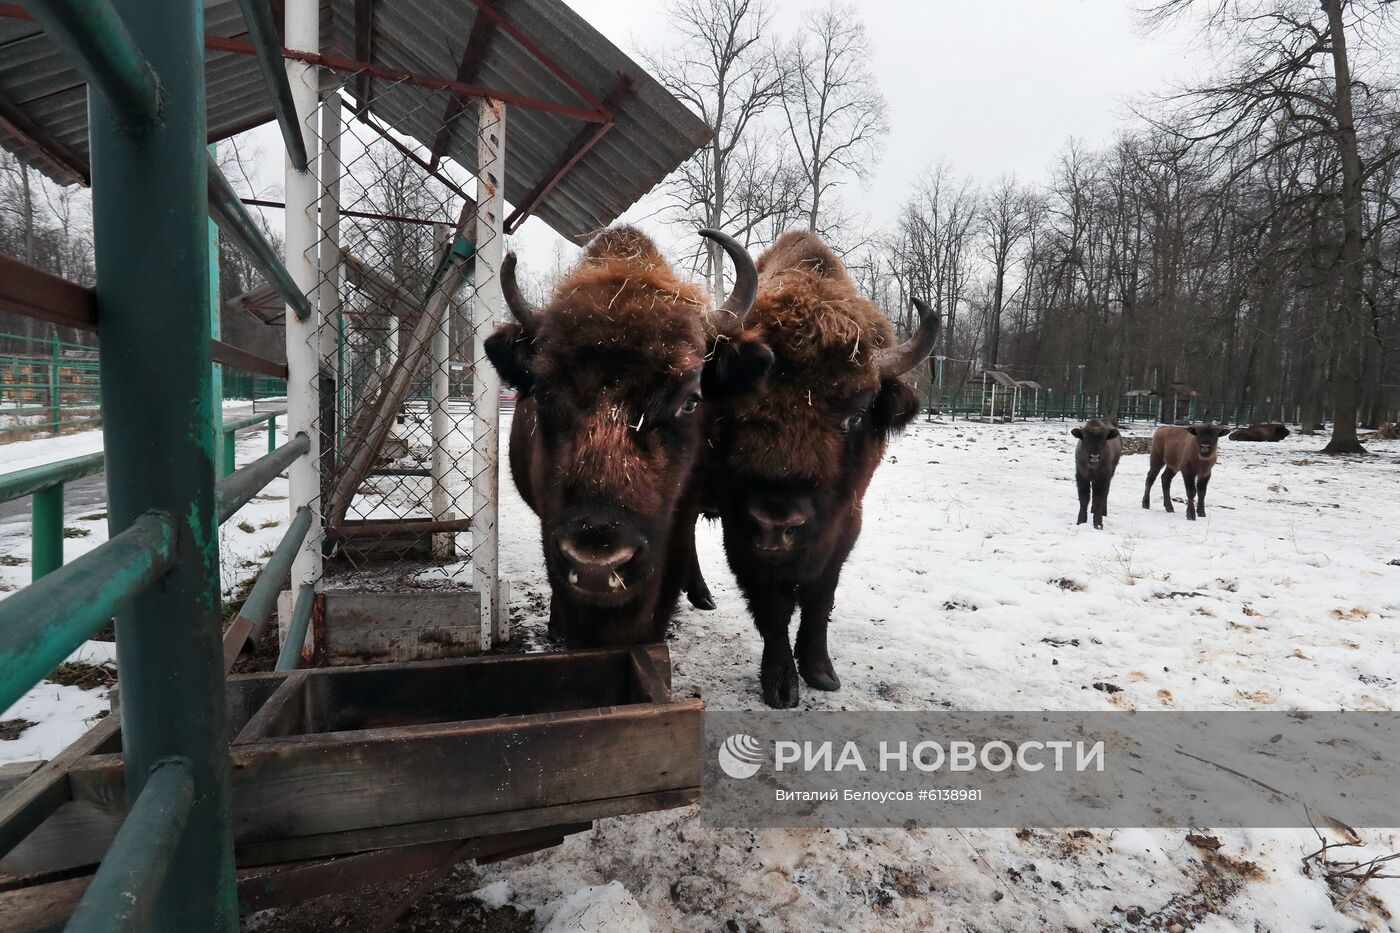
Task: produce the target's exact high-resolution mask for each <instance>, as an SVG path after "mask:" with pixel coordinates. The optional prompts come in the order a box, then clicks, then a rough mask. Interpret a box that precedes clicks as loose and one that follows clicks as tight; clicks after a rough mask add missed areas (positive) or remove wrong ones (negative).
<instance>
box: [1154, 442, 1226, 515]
mask: <svg viewBox="0 0 1400 933" xmlns="http://www.w3.org/2000/svg"><path fill="white" fill-rule="evenodd" d="M1225 432H1226V428H1225V427H1223V426H1221V425H1218V424H1193V425H1191V426H1190V427H1185V428H1179V427H1176V426H1175V425H1163V426H1162V427H1160V428H1158V429H1157V433H1155V434H1153V435H1152V465H1151V468H1150V470H1149V471H1148V474H1147V486H1146V488H1145V489H1143V492H1142V507H1143V508H1144V509H1149V508H1151V507H1152V503H1151V499H1152V481H1153V480H1155V479H1156V478H1157V474H1158V473H1161V474H1162V507H1163V508H1165V509H1166V510H1167V511H1168V512H1174V511H1176V510H1175V509H1173V508H1172V477H1173V476H1175V475H1176V474H1178V473H1180V474H1181V481H1182V483H1184V484H1185V486H1186V518H1187V519H1188V520H1189V521H1193V522H1194V521H1195V520H1196V516H1197V515H1198V514H1199V515H1205V514H1206V487H1207V486H1209V485H1210V471H1211V468H1212V467H1214V466H1215V454H1216V451H1217V449H1218V445H1219V442H1220V438H1221V437H1223V436H1224V435H1225ZM1164 470H1165V472H1164Z"/></svg>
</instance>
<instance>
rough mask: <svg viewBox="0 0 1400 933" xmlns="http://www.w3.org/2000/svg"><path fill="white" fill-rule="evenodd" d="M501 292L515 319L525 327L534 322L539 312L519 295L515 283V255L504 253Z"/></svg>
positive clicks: (518, 286)
mask: <svg viewBox="0 0 1400 933" xmlns="http://www.w3.org/2000/svg"><path fill="white" fill-rule="evenodd" d="M501 292H502V293H503V294H504V295H505V298H506V307H508V308H510V313H511V314H513V315H515V319H516V320H517V321H519V322H520V323H521V324H523V325H525V326H526V327H529V326H530V323H531V322H532V321H534V319H535V315H536V314H538V313H539V310H538V309H537V308H536V307H535V306H534V305H532V304H530V302H529V301H528V300H526V298H525V296H524V295H522V294H521V293H520V285H519V284H518V283H517V282H516V281H515V253H513V252H511V253H506V258H505V260H504V261H503V262H502V263H501Z"/></svg>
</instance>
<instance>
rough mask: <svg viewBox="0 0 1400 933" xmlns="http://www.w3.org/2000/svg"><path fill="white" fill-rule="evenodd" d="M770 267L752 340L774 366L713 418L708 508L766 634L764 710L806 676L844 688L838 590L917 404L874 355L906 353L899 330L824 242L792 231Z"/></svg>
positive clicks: (749, 326)
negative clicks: (876, 482)
mask: <svg viewBox="0 0 1400 933" xmlns="http://www.w3.org/2000/svg"><path fill="white" fill-rule="evenodd" d="M758 270H759V285H758V298H757V301H756V302H755V304H754V308H753V310H752V311H751V312H750V313H749V316H748V318H747V320H746V321H745V323H744V331H743V335H744V336H748V337H751V338H761V339H762V341H763V342H764V343H766V344H767V345H768V347H769V348H771V350H772V352H773V356H774V362H773V366H772V369H771V370H770V371H769V373H768V376H767V378H766V380H765V381H764V382H763V384H762V386H761V387H760V389H759V391H757V392H753V393H750V394H748V395H745V396H743V397H740V398H737V399H732V400H725V401H724V402H722V403H720V404H718V405H716V406H714V408H713V409H712V414H711V418H710V420H709V424H708V428H707V432H706V436H707V440H708V442H709V451H708V453H707V458H708V460H707V464H706V467H705V482H706V501H707V504H713V506H714V509H715V510H716V511H718V513H719V515H720V517H721V519H722V522H723V530H724V545H725V553H726V555H727V556H728V558H729V566H730V568H731V569H732V570H733V571H734V575H735V577H736V579H737V581H738V583H739V587H740V589H741V590H742V591H743V593H744V596H745V598H746V599H747V601H748V604H749V608H750V610H751V611H752V613H753V616H754V622H755V624H756V625H757V627H758V629H759V632H760V633H761V634H762V635H763V640H764V649H763V662H762V665H761V667H760V679H761V681H762V686H763V696H764V699H765V700H766V701H767V703H768V704H769V705H770V706H774V707H791V706H796V705H797V702H798V696H799V688H798V681H797V678H798V674H799V672H800V674H801V676H802V678H803V679H805V680H806V681H807V683H808V685H809V686H812V687H815V688H817V689H822V690H835V689H837V688H838V687H839V686H840V680H839V679H838V678H837V676H836V672H835V669H834V667H833V666H832V664H831V659H830V657H829V656H828V654H827V645H826V630H827V623H828V621H829V618H830V614H831V609H832V605H833V602H834V599H835V593H836V585H837V581H838V580H839V578H840V574H841V567H842V565H843V564H844V562H845V560H846V556H847V555H848V554H849V553H850V551H851V548H852V547H853V546H854V545H855V541H856V538H857V537H858V536H859V534H860V527H861V514H860V503H861V499H862V497H863V496H864V494H865V490H866V487H867V486H868V485H869V483H870V479H871V477H872V476H873V475H874V473H875V468H876V466H878V464H879V462H880V458H881V456H882V455H883V454H884V450H885V445H886V442H887V439H888V435H889V434H890V433H891V432H894V431H897V430H899V429H901V428H902V427H903V426H904V425H905V424H907V423H908V421H909V420H910V419H911V418H912V417H913V416H914V414H915V412H916V411H917V408H918V400H917V398H916V397H915V395H914V393H913V390H912V389H910V388H909V386H908V385H907V384H906V383H905V382H904V380H903V379H901V378H886V379H882V378H881V375H880V368H879V362H878V359H877V357H876V354H875V351H876V350H877V349H880V348H883V347H888V346H891V345H892V344H894V343H895V339H894V332H893V328H892V327H891V326H890V323H889V321H888V320H886V318H885V316H884V315H883V314H881V313H880V310H879V309H878V308H877V307H876V306H875V305H874V304H873V303H871V302H870V301H868V300H866V299H865V298H864V297H862V296H861V295H860V293H859V290H858V289H857V287H856V284H855V282H854V281H853V280H852V279H851V277H850V275H849V274H848V273H847V272H846V269H845V267H844V266H843V265H842V264H841V261H840V259H839V258H837V256H836V254H835V253H833V252H832V251H831V249H830V248H829V247H827V246H826V244H824V243H823V242H822V241H821V240H820V238H818V237H817V236H816V235H815V234H813V233H809V232H806V231H802V232H793V233H787V234H784V235H783V236H782V237H781V238H779V239H778V241H777V242H776V243H774V244H773V246H772V247H770V248H769V249H768V250H767V252H765V253H764V254H763V256H762V257H761V258H760V259H759V261H758ZM798 606H800V607H801V610H802V617H801V624H800V626H799V629H798V633H797V639H796V655H797V656H796V659H795V660H794V657H793V648H792V646H791V645H790V643H789V640H788V627H789V624H790V621H791V617H792V614H793V612H794V610H795V609H796V608H797V607H798Z"/></svg>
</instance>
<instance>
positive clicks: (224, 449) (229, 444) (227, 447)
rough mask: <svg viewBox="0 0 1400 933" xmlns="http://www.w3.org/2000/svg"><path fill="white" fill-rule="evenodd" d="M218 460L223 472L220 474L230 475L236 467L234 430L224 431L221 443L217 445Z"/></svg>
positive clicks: (236, 450)
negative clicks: (218, 450) (218, 448)
mask: <svg viewBox="0 0 1400 933" xmlns="http://www.w3.org/2000/svg"><path fill="white" fill-rule="evenodd" d="M219 447H220V448H221V450H220V452H219V453H220V457H219V459H220V461H221V466H222V468H223V472H222V473H220V474H219V475H220V476H232V475H233V473H234V471H235V470H236V469H237V468H238V434H237V432H235V431H225V432H224V440H223V443H222V444H220V445H219Z"/></svg>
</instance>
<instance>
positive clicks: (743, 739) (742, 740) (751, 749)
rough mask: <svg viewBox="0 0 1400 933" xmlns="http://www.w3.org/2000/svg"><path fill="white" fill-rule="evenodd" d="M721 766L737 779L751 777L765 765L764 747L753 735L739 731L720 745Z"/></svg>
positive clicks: (721, 768) (725, 771)
mask: <svg viewBox="0 0 1400 933" xmlns="http://www.w3.org/2000/svg"><path fill="white" fill-rule="evenodd" d="M719 767H720V770H721V771H723V772H724V773H725V774H727V775H729V776H730V777H732V778H735V779H737V780H741V781H742V780H743V779H744V778H751V777H753V776H754V775H755V774H757V773H758V769H759V768H761V767H763V747H762V746H761V745H759V744H758V739H756V738H754V737H753V736H751V735H746V734H744V733H743V732H737V733H735V734H734V735H731V736H730V737H729V738H727V739H725V740H724V744H723V745H721V746H720V747H719Z"/></svg>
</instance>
